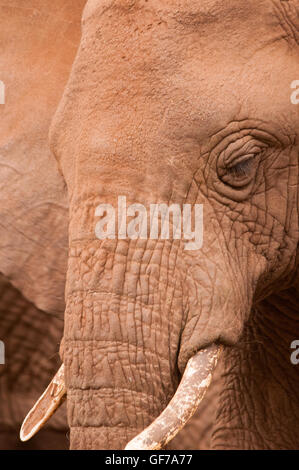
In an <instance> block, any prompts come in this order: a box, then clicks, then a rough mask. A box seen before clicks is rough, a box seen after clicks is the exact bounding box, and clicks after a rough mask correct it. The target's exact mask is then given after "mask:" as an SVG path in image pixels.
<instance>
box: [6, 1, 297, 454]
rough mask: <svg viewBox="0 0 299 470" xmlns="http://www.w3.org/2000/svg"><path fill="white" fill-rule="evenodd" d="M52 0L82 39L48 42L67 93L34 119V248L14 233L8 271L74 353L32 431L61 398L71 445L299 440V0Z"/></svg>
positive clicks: (291, 444) (267, 444)
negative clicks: (52, 318) (60, 317)
mask: <svg viewBox="0 0 299 470" xmlns="http://www.w3.org/2000/svg"><path fill="white" fill-rule="evenodd" d="M20 3H23V2H20ZM32 3H33V4H35V5H37V4H41V2H38V1H35V2H32ZM46 3H48V2H43V4H46ZM49 3H50V2H49ZM52 3H53V2H52ZM54 3H55V7H53V8H54V12H55V15H56V12H57V11H59V12H62V13H61V15H62V16H63V15H64V14H66V15H73V14H74V16H76V19H77V18H78V17H79V16H81V13H82V18H81V38H80V40H79V39H78V29H77V28H75V27H74V28H73V29H72V30H71V31H70V32H69V34H70V37H76V38H77V41H78V43H76V41H75V40H74V41H70V42H69V43H68V42H67V41H66V40H65V37H63V47H61V50H59V51H58V52H57V50H56V48H55V47H54V46H53V43H50V42H49V40H47V41H46V44H50V49H51V50H50V51H47V60H46V61H45V60H41V62H40V64H41V70H43V71H44V73H45V75H50V74H51V73H54V75H55V76H56V82H55V78H54V82H55V83H56V84H57V86H58V88H59V90H61V93H60V91H59V90H58V89H56V86H54V87H52V86H50V87H49V88H50V90H49V89H47V93H46V96H47V99H45V100H44V101H43V100H42V110H44V111H45V115H43V114H42V112H41V111H40V109H39V113H36V114H35V116H36V117H37V119H38V125H37V123H36V121H35V122H32V120H29V124H31V125H32V128H33V129H34V132H40V122H41V123H42V124H41V125H42V126H44V128H47V127H48V129H47V130H49V140H48V144H46V141H47V139H46V136H45V134H46V133H42V135H43V136H44V137H43V139H42V145H43V149H46V150H45V153H44V155H46V156H44V157H41V158H43V160H42V161H43V164H42V165H41V166H38V164H37V160H38V156H40V155H41V152H40V150H37V151H35V152H34V153H33V157H32V158H33V159H34V157H36V158H35V159H34V162H35V163H34V165H33V167H32V169H33V170H34V171H33V172H30V178H29V181H31V184H30V185H29V189H30V190H32V179H31V178H33V181H34V182H35V185H36V186H34V188H37V191H35V193H34V195H33V197H32V198H31V199H29V200H27V201H29V202H31V204H32V205H33V207H31V204H30V203H29V204H28V205H27V206H25V207H27V208H28V210H27V211H25V216H23V219H22V222H23V223H24V222H26V224H25V228H23V227H22V230H20V229H19V230H17V227H18V224H17V223H16V224H11V225H9V224H8V226H9V229H10V230H11V231H12V232H11V233H13V234H14V231H16V232H17V233H19V232H21V234H23V233H25V238H26V240H27V241H28V240H29V246H31V244H32V236H30V235H29V236H28V233H29V234H30V233H32V232H34V233H35V234H36V233H38V242H37V243H36V244H34V243H33V245H34V248H32V250H33V255H32V256H30V257H29V258H26V256H25V257H24V261H22V262H20V261H19V260H18V257H19V254H18V251H16V244H14V243H12V248H11V249H10V250H11V251H12V253H14V257H13V258H10V257H8V256H7V251H6V250H7V249H8V250H9V247H8V248H7V246H8V245H9V243H8V241H7V243H5V245H6V246H4V248H5V249H4V250H3V256H2V257H0V271H2V272H4V274H5V275H6V276H7V277H8V278H9V279H10V280H11V282H12V283H13V285H14V286H16V287H17V288H18V289H20V291H21V292H22V293H23V295H24V296H25V297H26V298H28V299H29V300H30V301H31V302H32V303H34V305H35V306H36V307H37V308H39V309H40V310H42V311H44V312H49V313H50V314H52V315H54V314H57V312H60V313H61V312H62V311H63V310H64V331H63V339H62V342H61V346H60V357H61V362H62V364H63V365H62V366H61V367H60V369H59V372H58V373H57V375H56V376H55V378H54V379H53V381H52V382H51V383H50V385H49V387H48V388H47V390H46V392H45V393H44V394H43V395H42V397H41V398H40V399H39V400H38V401H37V403H36V405H34V407H33V408H32V410H31V411H30V413H29V414H28V416H27V418H26V420H25V422H24V424H23V427H22V431H21V437H22V438H23V440H26V439H27V438H29V437H31V436H32V435H33V434H34V433H35V432H36V431H37V429H39V428H40V427H41V425H42V424H44V422H45V421H46V419H48V417H49V415H50V414H52V413H53V412H54V410H55V408H57V407H58V406H59V404H60V402H61V401H63V399H64V398H65V394H67V419H68V426H69V440H70V449H76V450H83V449H87V450H91V449H103V450H106V449H124V448H126V449H142V450H145V449H160V448H164V447H168V448H187V446H188V445H192V446H195V445H196V446H198V447H201V448H203V447H208V448H210V449H296V448H298V445H299V424H298V418H299V397H298V393H297V383H298V368H297V366H296V364H294V361H293V362H292V361H291V353H292V350H291V344H293V342H294V340H298V338H299V323H298V312H297V309H298V303H299V296H298V288H299V277H298V240H299V226H298V225H299V224H298V183H299V168H298V152H299V141H298V129H299V108H298V106H297V105H296V100H295V102H294V99H293V98H294V95H293V93H294V90H293V88H294V83H295V82H296V80H297V79H298V60H299V4H298V1H297V0H288V1H283V0H252V1H251V2H246V1H245V0H232V1H231V2H221V1H219V0H209V1H208V0H202V1H200V2H198V1H195V0H185V1H184V2H181V1H179V0H164V1H161V0H149V1H147V0H88V1H87V2H81V4H80V6H78V10H76V8H77V7H76V8H75V7H73V5H72V2H67V3H68V8H66V9H67V10H70V11H67V13H65V9H64V8H62V7H61V5H62V2H59V1H58V0H57V1H56V2H54ZM79 3H80V2H79ZM59 4H60V8H59V7H58V6H59ZM4 8H6V6H4ZM43 8H47V6H45V7H43ZM49 8H52V6H51V7H50V6H49ZM73 8H74V10H76V12H73ZM79 10H80V11H79ZM37 16H38V15H37ZM74 21H75V23H76V21H77V20H74ZM67 24H69V23H67ZM76 24H77V23H76ZM55 28H57V25H56V24H55V22H54V30H55ZM74 30H76V31H74ZM67 31H68V30H67ZM64 34H65V32H64ZM54 37H55V38H56V36H54ZM60 39H61V38H60ZM75 44H77V45H78V49H77V52H76V55H75V58H74V54H75V49H76V47H75ZM39 45H40V47H45V46H44V45H41V44H39ZM47 47H48V46H47ZM68 47H69V49H67V48H68ZM37 48H38V46H37ZM65 48H66V49H65ZM52 49H53V50H52ZM41 51H43V49H41ZM66 51H67V52H66ZM56 54H58V57H57V56H56ZM41 55H42V57H43V58H44V56H43V53H42V52H41ZM53 55H54V56H55V57H53ZM49 58H50V59H49ZM51 59H53V70H51V67H49V63H48V60H51ZM66 61H67V63H66ZM57 63H59V64H58V65H57ZM45 64H46V65H45ZM16 65H18V64H16ZM26 72H27V73H29V76H30V70H28V71H27V70H26ZM7 73H8V75H9V73H11V72H7ZM22 78H23V77H22ZM7 80H9V77H7ZM11 80H12V78H11ZM37 81H38V83H40V81H42V80H41V79H40V76H39V77H38V79H37ZM40 86H41V90H44V84H41V85H40ZM53 88H54V89H55V90H54V91H53ZM62 88H63V91H62ZM51 92H53V96H52V95H51ZM54 95H55V96H54ZM58 95H60V96H58ZM28 96H29V99H30V98H32V93H31V94H30V93H29V94H28ZM49 96H50V98H49ZM49 102H50V106H49ZM5 106H6V108H7V109H8V103H7V104H6V105H5ZM49 107H50V108H51V109H49ZM6 108H5V109H6ZM54 108H55V109H54ZM7 112H8V113H9V112H11V111H9V110H8V111H7ZM38 114H39V115H40V117H39V116H38ZM45 116H46V117H45ZM39 119H40V121H39ZM50 121H51V122H50ZM27 125H28V123H27ZM11 128H12V125H11V122H10V123H9V124H8V130H7V133H6V135H7V136H8V135H9V130H10V129H11ZM39 135H40V134H39ZM22 137H23V136H22V134H20V136H19V139H17V141H18V143H19V145H18V146H16V147H17V149H18V150H17V151H20V149H21V152H22V151H23V149H22V144H21V143H20V142H22ZM25 137H27V136H25ZM14 142H15V141H13V142H12V145H13V143H14ZM33 143H34V144H35V142H33ZM37 143H38V144H41V141H40V140H38V142H37ZM31 144H32V142H31ZM28 145H30V143H29V144H28ZM9 147H10V146H9V142H6V144H5V145H1V152H2V153H5V152H7V153H8V151H9V152H10V154H9V157H8V159H9V161H14V160H13V157H11V152H12V151H13V149H11V148H9ZM25 148H26V147H25ZM30 149H31V146H30ZM16 160H17V158H16ZM30 161H31V158H30ZM45 162H47V164H46V163H45ZM26 163H27V160H26ZM27 165H28V163H27ZM45 167H46V168H51V171H50V175H51V176H50V178H49V180H48V181H45V178H43V177H42V175H43V174H44V175H45V173H43V171H45ZM11 168H13V170H14V166H13V165H9V168H8V171H11ZM21 173H22V172H21ZM23 173H24V168H23ZM12 178H15V179H16V180H18V178H17V176H16V175H13V177H12ZM18 183H19V182H18ZM26 183H27V182H26V181H25V182H24V184H23V185H22V191H25V189H26V187H27V188H28V186H27V184H26ZM47 183H48V185H47ZM16 184H17V183H16ZM49 185H50V187H49ZM29 189H28V191H29ZM6 194H8V196H7V200H8V201H9V203H10V201H13V202H11V206H9V209H10V210H9V214H10V216H11V214H14V212H13V210H14V207H15V206H16V205H18V204H19V205H20V206H22V211H21V214H24V212H23V211H24V204H22V203H21V202H20V193H19V194H18V193H17V196H16V197H15V198H12V197H11V194H10V192H9V193H7V189H6ZM21 194H22V192H21ZM31 195H32V193H31ZM40 198H41V201H40ZM16 200H17V201H16ZM49 206H50V207H49ZM31 208H32V211H31ZM12 209H13V210H12ZM185 209H186V214H187V216H186V217H185V212H184V210H185ZM156 210H158V211H160V212H159V213H158V215H157V217H156V212H155V211H156ZM163 210H164V215H163ZM188 210H189V214H188ZM40 211H41V212H40ZM165 211H166V214H167V216H168V217H169V219H168V226H167V227H166V228H167V230H165V226H166V225H165V224H166V222H167V217H164V216H165ZM27 212H29V213H28V214H27ZM32 213H33V214H38V216H37V215H36V220H37V221H38V222H39V224H35V223H33V220H35V219H33V220H32V218H31V219H30V217H31V214H32ZM66 214H68V215H67V216H66ZM111 214H112V215H113V214H114V216H115V218H114V219H113V218H110V215H111ZM136 214H137V216H136ZM149 214H150V216H153V217H152V218H151V217H149V216H148V215H149ZM108 216H109V217H108ZM197 216H198V217H197ZM11 219H13V220H15V219H14V216H13V215H12V216H11V218H10V219H8V220H11ZM18 220H20V219H18V218H17V219H16V222H18ZM181 222H182V223H181ZM191 222H192V223H191ZM197 222H198V223H200V227H199V230H198V233H199V238H198V240H200V243H193V241H192V242H190V240H191V238H190V235H194V239H195V241H196V242H197V241H198V240H196V234H197V230H196V227H197ZM155 223H156V226H155ZM12 225H13V227H12ZM36 225H37V226H36ZM186 226H188V227H189V230H185V228H186ZM191 226H193V228H194V227H195V230H194V232H192V230H191ZM181 228H183V230H181ZM168 229H169V230H168ZM24 230H25V231H24ZM170 232H171V234H170ZM182 232H183V234H182ZM9 239H11V236H10V238H9ZM35 240H36V238H35ZM66 240H68V241H67V242H66ZM16 243H17V242H16ZM66 243H67V244H68V249H66V248H65V246H66ZM17 246H18V247H22V245H21V242H20V241H19V242H18V243H17ZM45 247H49V250H45V249H44V248H45ZM19 249H20V251H21V255H20V256H21V257H22V253H23V250H22V248H19ZM41 251H42V252H43V253H41ZM31 252H32V251H31ZM1 253H2V251H1ZM39 255H41V256H42V260H43V262H41V261H40V260H41V258H39ZM3 258H4V260H5V259H9V261H7V262H6V264H5V261H4V262H3ZM34 262H35V267H34ZM44 263H47V264H44ZM66 263H67V264H66ZM20 265H21V267H22V269H21V270H20V268H19V266H20ZM2 266H4V267H2ZM16 266H18V268H16ZM36 268H37V269H36ZM63 289H65V290H64V292H65V305H64V301H63V294H62V292H63ZM201 400H202V401H201ZM45 402H46V403H47V406H48V408H47V409H46V413H45V411H44V410H45V407H44V405H45ZM198 407H199V408H198ZM197 408H198V411H197V414H196V416H195V418H191V415H192V413H194V411H195V410H196V409H197ZM201 413H202V414H201ZM201 416H203V419H202V420H201ZM189 419H190V421H189V423H188V424H186V423H187V421H188V420H189ZM185 424H186V426H185V428H184V429H181V428H182V425H185ZM193 425H194V426H195V428H196V430H197V432H198V435H197V436H198V439H197V443H195V442H194V441H193V442H192V443H191V444H187V443H186V444H185V441H184V437H182V436H184V435H185V436H186V435H187V434H188V432H189V436H190V433H191V434H195V430H194V427H193ZM197 425H198V427H197ZM188 426H189V427H188ZM184 433H185V434H184ZM176 434H177V437H175V436H176Z"/></svg>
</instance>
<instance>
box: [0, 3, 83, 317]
mask: <svg viewBox="0 0 299 470" xmlns="http://www.w3.org/2000/svg"><path fill="white" fill-rule="evenodd" d="M84 4H85V0H76V2H74V1H73V0H30V1H24V0H14V1H12V2H7V1H4V0H0V16H1V29H0V43H1V44H2V50H1V54H0V80H1V87H2V94H3V84H4V86H5V103H4V104H0V113H1V120H0V272H2V273H3V274H5V276H6V277H7V278H8V279H10V281H11V282H12V284H13V285H14V286H15V287H17V288H18V289H19V290H20V291H21V292H22V293H23V295H25V297H27V298H28V299H29V300H30V301H32V302H33V303H34V304H35V305H36V306H37V307H38V308H40V309H42V310H45V311H48V312H54V311H55V312H57V311H60V310H63V309H64V283H65V272H66V262H67V233H68V203H67V196H66V190H65V185H64V181H63V179H62V176H61V175H60V173H59V171H58V167H57V163H56V160H55V158H54V156H53V155H52V154H51V152H50V150H49V146H48V131H49V126H50V122H51V119H52V117H53V114H54V112H55V110H56V107H57V105H58V102H59V100H60V98H61V95H62V92H63V88H64V86H65V84H66V81H67V79H68V75H69V73H70V68H71V65H72V62H73V60H74V55H75V53H76V49H77V46H78V44H79V40H80V20H81V14H82V10H83V7H84ZM2 102H3V100H2Z"/></svg>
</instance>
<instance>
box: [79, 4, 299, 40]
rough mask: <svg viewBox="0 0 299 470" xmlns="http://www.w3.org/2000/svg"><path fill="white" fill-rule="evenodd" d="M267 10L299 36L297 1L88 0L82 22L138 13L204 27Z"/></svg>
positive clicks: (256, 14) (255, 14)
mask: <svg viewBox="0 0 299 470" xmlns="http://www.w3.org/2000/svg"><path fill="white" fill-rule="evenodd" d="M267 9H270V10H272V11H273V9H274V11H275V12H276V14H277V16H278V17H279V18H280V20H281V22H282V23H283V24H284V25H285V26H286V27H288V28H292V29H293V33H294V31H296V34H298V21H299V19H298V18H299V17H298V15H299V8H298V2H297V0H251V1H250V2H248V1H247V0H230V1H229V2H223V0H201V1H198V0H184V1H181V0H150V1H148V0H88V2H87V3H86V6H85V9H84V13H83V17H82V19H83V22H85V21H86V20H88V19H90V18H91V17H93V16H96V17H97V18H98V19H99V18H100V17H101V16H103V15H104V13H106V12H108V14H109V15H111V14H113V13H117V14H118V15H119V14H128V13H131V14H134V15H136V14H137V13H138V12H141V13H142V14H144V13H145V12H147V13H149V12H152V13H153V12H154V13H156V14H158V15H162V16H164V15H167V16H168V17H173V18H176V19H177V20H178V21H179V22H181V23H186V24H189V25H190V24H192V23H194V24H196V25H201V24H206V23H213V22H222V23H225V22H226V20H228V19H230V18H231V16H234V15H236V16H237V17H238V18H239V19H240V18H244V19H246V18H248V15H250V14H252V15H254V16H256V17H257V16H258V15H259V14H260V13H265V11H266V10H267Z"/></svg>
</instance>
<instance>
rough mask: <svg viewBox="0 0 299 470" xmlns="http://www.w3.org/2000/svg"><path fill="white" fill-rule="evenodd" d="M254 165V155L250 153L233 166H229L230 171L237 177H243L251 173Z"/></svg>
mask: <svg viewBox="0 0 299 470" xmlns="http://www.w3.org/2000/svg"><path fill="white" fill-rule="evenodd" d="M253 165H254V155H248V156H247V157H245V158H243V159H241V161H239V162H237V163H236V164H234V165H232V166H228V168H227V170H228V172H229V173H230V174H231V175H233V176H235V177H236V178H243V177H245V176H248V175H250V173H251V170H252V167H253Z"/></svg>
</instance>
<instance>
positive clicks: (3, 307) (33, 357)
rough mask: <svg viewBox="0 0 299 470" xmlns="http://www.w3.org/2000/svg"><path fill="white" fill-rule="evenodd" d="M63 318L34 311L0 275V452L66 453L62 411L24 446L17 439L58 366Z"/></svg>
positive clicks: (63, 408)
mask: <svg viewBox="0 0 299 470" xmlns="http://www.w3.org/2000/svg"><path fill="white" fill-rule="evenodd" d="M62 327H63V316H54V315H51V314H48V313H45V312H43V311H41V310H39V309H37V308H36V307H35V306H34V305H33V304H32V303H31V302H29V301H28V300H26V299H25V298H24V296H22V295H21V293H20V292H19V291H18V290H17V289H15V288H14V287H13V286H12V285H11V284H10V283H9V282H8V280H7V279H5V278H4V276H2V275H0V338H1V340H2V341H4V342H5V357H6V361H5V365H1V366H0V449H1V450H7V449H20V450H21V449H23V450H27V449H32V450H34V449H42V450H46V449H67V448H68V445H69V441H68V439H67V432H68V430H67V423H66V413H65V411H66V410H65V406H63V407H62V408H61V409H60V410H59V412H58V413H57V414H56V415H55V417H54V418H53V420H51V422H50V423H49V426H47V428H45V429H44V430H42V431H41V432H40V433H39V434H38V435H37V436H36V437H34V438H33V439H32V440H31V441H30V442H28V443H26V444H24V443H22V442H21V441H20V439H19V429H20V422H22V420H23V419H24V415H25V414H26V413H27V412H28V409H30V408H31V406H32V403H33V402H34V401H35V400H36V397H37V396H38V395H39V394H40V393H41V391H42V390H43V388H45V387H46V386H47V384H48V382H49V378H50V377H51V376H53V375H54V373H55V372H56V370H57V368H58V367H59V364H60V359H59V354H58V347H59V341H60V338H61V333H62Z"/></svg>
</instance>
